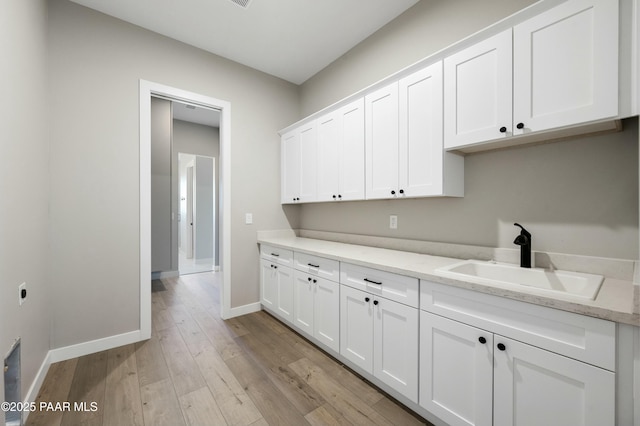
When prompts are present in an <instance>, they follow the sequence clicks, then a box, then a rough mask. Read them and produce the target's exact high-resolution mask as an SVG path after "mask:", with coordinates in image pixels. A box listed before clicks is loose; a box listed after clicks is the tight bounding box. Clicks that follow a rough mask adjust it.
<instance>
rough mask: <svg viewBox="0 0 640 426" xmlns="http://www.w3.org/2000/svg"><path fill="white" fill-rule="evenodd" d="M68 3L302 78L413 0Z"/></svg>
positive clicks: (115, 0)
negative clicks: (245, 4) (245, 5)
mask: <svg viewBox="0 0 640 426" xmlns="http://www.w3.org/2000/svg"><path fill="white" fill-rule="evenodd" d="M71 1H73V2H75V3H78V4H81V5H83V6H86V7H89V8H91V9H95V10H97V11H100V12H103V13H105V14H107V15H111V16H114V17H116V18H119V19H122V20H124V21H127V22H130V23H132V24H135V25H138V26H140V27H143V28H146V29H148V30H151V31H154V32H156V33H159V34H162V35H165V36H168V37H171V38H173V39H176V40H179V41H181V42H184V43H187V44H190V45H192V46H195V47H198V48H201V49H204V50H206V51H209V52H211V53H214V54H216V55H219V56H222V57H225V58H227V59H230V60H232V61H235V62H239V63H241V64H244V65H247V66H249V67H251V68H255V69H257V70H260V71H263V72H265V73H267V74H271V75H274V76H276V77H280V78H282V79H284V80H287V81H290V82H292V83H295V84H302V83H304V82H305V81H306V80H307V79H309V78H310V77H312V76H313V75H314V74H316V73H317V72H318V71H320V70H321V69H323V68H325V67H326V66H327V65H329V64H330V63H331V62H333V61H335V60H336V59H337V58H339V57H340V56H342V55H343V54H344V53H346V52H347V51H348V50H350V49H351V48H352V47H354V46H355V45H357V44H358V43H360V42H361V41H362V40H364V39H365V38H367V37H368V36H370V35H371V34H373V33H374V32H375V31H377V30H378V29H380V28H381V27H382V26H384V25H385V24H387V23H388V22H390V21H391V20H393V19H394V18H396V17H397V16H398V15H400V14H401V13H403V12H404V11H405V10H407V9H408V8H410V7H411V6H413V5H414V4H416V3H417V2H418V1H419V0H250V1H247V0H180V1H176V0H133V1H132V0H71ZM237 3H241V4H243V3H248V6H247V7H246V8H245V7H243V6H240V5H238V4H237Z"/></svg>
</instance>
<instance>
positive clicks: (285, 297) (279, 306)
mask: <svg viewBox="0 0 640 426" xmlns="http://www.w3.org/2000/svg"><path fill="white" fill-rule="evenodd" d="M274 269H275V270H276V276H277V286H278V296H277V301H276V307H275V309H276V313H277V314H278V315H280V317H282V319H284V320H286V321H288V322H290V323H292V322H293V269H291V268H287V267H284V266H275V267H274Z"/></svg>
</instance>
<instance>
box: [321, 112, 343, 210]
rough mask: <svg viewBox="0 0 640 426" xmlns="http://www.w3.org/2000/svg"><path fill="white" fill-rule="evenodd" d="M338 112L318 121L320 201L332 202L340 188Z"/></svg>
mask: <svg viewBox="0 0 640 426" xmlns="http://www.w3.org/2000/svg"><path fill="white" fill-rule="evenodd" d="M339 135H340V122H339V119H338V111H334V112H331V113H329V114H327V115H324V116H322V117H320V118H319V119H318V201H332V200H334V197H336V198H337V196H338V191H339V190H338V189H339V188H340V164H339V161H340V140H339V137H340V136H339Z"/></svg>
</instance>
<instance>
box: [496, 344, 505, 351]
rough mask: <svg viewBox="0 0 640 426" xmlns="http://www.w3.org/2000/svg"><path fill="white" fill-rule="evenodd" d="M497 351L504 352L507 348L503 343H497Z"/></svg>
mask: <svg viewBox="0 0 640 426" xmlns="http://www.w3.org/2000/svg"><path fill="white" fill-rule="evenodd" d="M498 349H500V350H501V351H504V350H505V349H507V347H506V346H505V345H504V344H503V343H498Z"/></svg>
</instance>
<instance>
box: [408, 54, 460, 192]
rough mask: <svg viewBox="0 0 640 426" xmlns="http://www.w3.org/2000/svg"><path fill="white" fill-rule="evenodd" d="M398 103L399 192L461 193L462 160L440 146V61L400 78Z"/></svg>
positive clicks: (441, 112)
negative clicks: (445, 151)
mask: <svg viewBox="0 0 640 426" xmlns="http://www.w3.org/2000/svg"><path fill="white" fill-rule="evenodd" d="M399 105H400V107H399V117H400V123H399V132H400V133H399V169H398V171H399V191H402V192H403V193H404V195H405V196H407V197H422V196H431V195H450V196H462V195H464V159H463V157H460V156H458V155H455V154H451V153H444V149H443V129H442V117H443V107H442V62H441V61H440V62H437V63H435V64H433V65H431V66H429V67H427V68H425V69H423V70H420V71H418V72H416V73H413V74H411V75H410V76H408V77H405V78H403V79H401V80H400V82H399Z"/></svg>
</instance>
